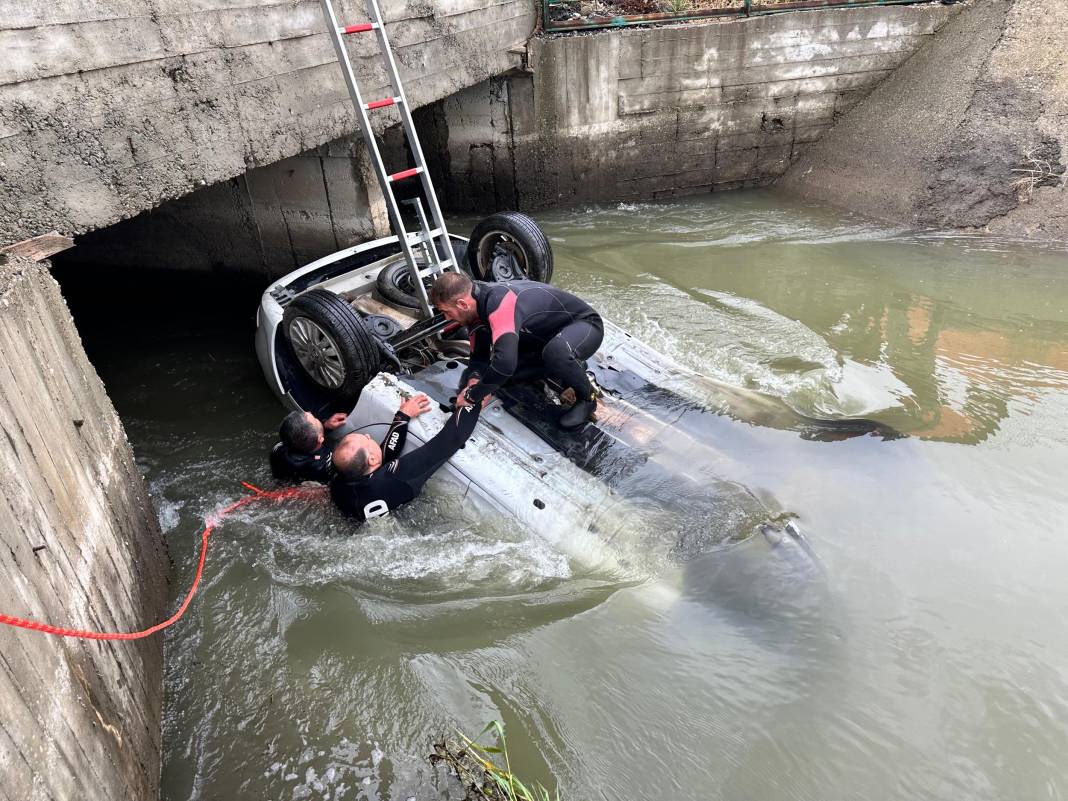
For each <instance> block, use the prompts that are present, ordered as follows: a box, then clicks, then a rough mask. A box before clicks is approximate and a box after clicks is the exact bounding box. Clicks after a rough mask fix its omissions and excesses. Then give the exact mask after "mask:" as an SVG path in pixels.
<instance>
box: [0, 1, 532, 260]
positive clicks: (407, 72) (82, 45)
mask: <svg viewBox="0 0 1068 801" xmlns="http://www.w3.org/2000/svg"><path fill="white" fill-rule="evenodd" d="M337 8H338V13H339V18H340V19H342V20H344V21H349V22H351V21H362V20H363V19H364V17H365V16H366V11H365V10H364V4H363V3H362V2H357V0H343V1H342V2H339V3H338V4H337ZM535 8H536V7H535V5H534V4H533V3H532V2H530V0H434V2H432V3H431V2H426V1H425V0H387V1H386V2H385V3H384V9H383V13H384V14H385V16H386V19H387V22H388V23H389V28H388V30H389V33H390V36H391V39H392V41H393V43H394V46H395V51H396V56H397V59H398V62H399V67H400V70H401V73H402V78H403V79H404V81H405V84H406V87H405V88H406V91H407V93H408V97H409V99H410V101H411V102H412V104H413V106H419V105H422V104H425V103H428V102H431V101H434V100H439V99H441V98H443V97H445V96H447V95H449V94H451V93H453V92H455V91H457V90H459V89H461V88H463V87H466V86H470V85H471V84H474V83H478V82H479V81H482V80H485V79H487V78H488V77H490V76H492V75H496V74H500V73H502V72H504V71H506V70H508V69H510V68H512V67H514V66H515V65H516V64H517V63H518V61H519V56H518V55H517V54H516V53H514V52H510V48H512V47H513V46H514V45H515V44H516V43H518V42H522V41H523V40H525V39H526V37H527V36H528V35H529V34H530V32H531V31H532V30H533V28H534V24H535V19H536V14H535ZM323 30H324V22H323V18H322V14H321V11H320V7H319V3H318V2H313V1H310V0H288V1H287V2H273V1H272V0H248V2H244V3H240V4H233V3H230V2H227V0H193V2H178V0H108V2H99V0H69V2H63V3H48V2H45V1H44V0H29V1H28V2H26V3H22V4H17V3H7V4H5V6H4V13H3V14H2V15H0V53H3V58H2V59H0V244H4V243H10V242H16V241H19V240H22V239H25V238H28V237H31V236H35V235H38V234H41V233H44V232H47V231H50V230H52V229H58V230H59V231H61V232H63V233H67V234H73V233H81V232H84V231H88V230H92V229H96V228H101V227H104V226H107V225H111V224H112V223H114V222H116V221H118V220H120V219H125V218H127V217H131V216H133V215H136V214H139V213H141V212H143V211H145V210H148V209H151V208H153V207H154V206H156V205H157V204H159V203H160V202H162V201H164V200H167V199H170V198H176V197H180V196H182V195H185V194H188V193H189V192H191V191H193V190H194V189H197V188H199V187H204V186H207V185H210V184H216V183H219V182H221V181H225V180H228V179H230V178H234V177H236V176H238V175H241V174H242V173H244V172H245V171H246V170H248V169H250V168H252V167H256V166H259V165H265V164H271V163H273V162H277V161H279V160H281V159H285V158H288V157H290V156H294V155H296V154H298V153H301V152H304V151H307V150H310V149H312V148H315V147H318V146H319V145H322V144H324V143H326V142H329V141H332V140H334V139H337V138H339V137H341V136H343V135H346V134H349V133H351V132H353V131H355V130H356V122H355V114H354V112H353V111H352V108H351V105H350V104H349V101H348V95H347V94H346V90H345V87H344V83H343V81H342V77H341V73H340V68H339V67H338V64H337V61H336V58H335V55H334V51H333V47H332V46H331V44H330V40H329V37H328V36H327V34H326V33H324V32H323ZM349 41H350V42H351V44H350V46H349V49H350V53H351V55H352V57H353V62H354V67H355V68H356V70H357V73H358V75H359V78H360V80H361V81H362V86H363V88H364V90H365V93H366V95H367V96H368V97H369V98H376V97H380V96H382V95H383V94H385V93H386V88H385V87H386V77H385V72H384V70H383V68H382V66H381V63H382V62H381V59H380V54H379V51H378V48H377V42H376V41H375V39H374V37H373V36H371V35H362V36H354V37H350V40H349ZM395 114H396V112H395V110H393V109H390V110H386V111H385V112H378V113H377V115H376V121H378V123H379V124H381V125H383V126H385V125H388V124H390V122H391V121H394V122H395V121H396V119H397V118H396V116H395Z"/></svg>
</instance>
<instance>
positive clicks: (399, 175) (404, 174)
mask: <svg viewBox="0 0 1068 801" xmlns="http://www.w3.org/2000/svg"><path fill="white" fill-rule="evenodd" d="M422 171H423V168H422V167H412V168H411V169H410V170H401V171H400V172H395V173H393V174H392V175H391V176H389V180H391V181H403V180H404V179H405V178H411V177H412V176H413V175H415V174H417V173H420V172H422Z"/></svg>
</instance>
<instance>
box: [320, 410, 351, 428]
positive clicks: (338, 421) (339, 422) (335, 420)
mask: <svg viewBox="0 0 1068 801" xmlns="http://www.w3.org/2000/svg"><path fill="white" fill-rule="evenodd" d="M348 421H349V416H348V415H347V414H345V413H344V412H338V413H337V414H332V415H330V417H329V418H327V419H326V420H324V421H323V428H325V429H326V430H327V431H333V430H334V429H335V428H341V426H343V425H345V423H347V422H348Z"/></svg>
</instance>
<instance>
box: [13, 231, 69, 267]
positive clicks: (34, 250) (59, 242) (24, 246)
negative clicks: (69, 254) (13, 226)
mask: <svg viewBox="0 0 1068 801" xmlns="http://www.w3.org/2000/svg"><path fill="white" fill-rule="evenodd" d="M72 247H74V240H73V239H71V238H70V237H69V236H63V235H62V234H61V233H59V231H53V232H52V233H50V234H41V235H40V236H35V237H34V238H33V239H24V240H23V241H22V242H16V243H15V244H14V245H8V246H7V247H5V248H0V255H3V256H22V257H24V258H27V259H33V260H34V261H41V260H42V259H47V258H48V257H49V256H54V255H56V254H57V253H60V252H61V251H64V250H67V249H68V248H72ZM4 261H6V259H4V260H0V264H2V263H3V262H4Z"/></svg>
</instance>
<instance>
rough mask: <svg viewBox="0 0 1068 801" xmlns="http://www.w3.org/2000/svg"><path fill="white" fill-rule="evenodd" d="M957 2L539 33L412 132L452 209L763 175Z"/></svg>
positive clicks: (707, 184)
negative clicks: (520, 60)
mask: <svg viewBox="0 0 1068 801" xmlns="http://www.w3.org/2000/svg"><path fill="white" fill-rule="evenodd" d="M955 11H956V7H954V6H943V5H941V4H937V3H935V4H927V5H919V6H892V7H872V8H857V9H824V10H816V11H806V12H796V13H788V14H779V15H770V16H763V17H754V18H751V19H732V20H729V21H717V22H707V23H701V24H688V25H676V26H670V27H661V28H653V29H644V30H638V29H630V30H606V31H599V32H596V33H592V34H585V35H553V36H545V37H537V38H534V39H532V40H531V41H530V43H529V46H528V61H527V70H528V71H527V72H526V73H525V74H521V75H513V76H510V77H508V78H507V79H503V80H500V79H494V80H491V81H489V82H487V83H484V84H482V85H480V86H477V87H472V88H469V89H465V90H462V91H460V92H458V93H457V94H455V95H453V96H452V97H449V98H446V99H445V100H444V101H442V102H441V103H440V104H436V105H435V106H434V107H431V108H429V109H423V110H421V112H420V117H419V119H420V122H421V125H422V127H423V129H424V131H425V135H424V139H425V141H424V147H426V148H427V149H429V150H433V151H434V153H435V159H434V161H435V164H434V173H433V174H434V175H435V178H436V181H437V183H439V184H440V186H441V187H442V194H443V195H444V197H445V198H446V202H447V205H448V206H449V207H450V208H453V209H479V210H486V209H487V208H489V207H491V206H492V207H497V208H502V207H510V208H516V207H519V208H533V207H539V206H551V205H556V204H560V203H573V202H586V201H616V200H629V199H640V198H657V197H669V196H672V195H677V194H693V193H699V192H708V191H712V190H719V189H732V188H737V187H742V186H755V185H763V184H767V183H770V182H771V181H773V180H774V179H775V178H777V177H778V176H780V175H782V174H783V173H784V172H785V171H786V169H787V167H788V166H789V165H790V163H791V162H792V161H793V160H796V159H797V158H798V157H799V155H800V154H801V153H802V152H803V151H804V149H805V148H806V147H807V146H808V145H809V144H810V143H812V142H814V141H817V140H818V139H819V138H820V137H822V136H823V135H824V134H825V133H826V132H827V131H828V130H829V129H830V128H831V126H832V125H833V124H834V123H835V121H836V120H838V119H839V118H840V117H841V116H842V115H843V114H845V113H847V112H848V111H849V110H850V109H851V108H852V107H853V106H854V105H856V103H857V102H859V101H860V100H861V99H862V98H864V97H865V96H866V95H867V94H868V93H870V92H871V91H872V89H874V88H875V86H877V85H878V84H879V83H880V82H881V81H882V80H883V79H885V78H886V77H887V76H888V75H890V74H891V72H892V71H894V70H895V69H897V68H898V67H899V66H901V64H902V63H904V62H905V61H906V60H908V59H909V57H910V56H912V54H913V53H915V52H916V51H917V50H918V49H919V48H920V47H921V46H922V45H923V44H924V43H925V42H926V41H927V40H928V39H929V38H930V36H931V34H932V33H934V32H935V31H937V30H938V29H939V28H940V27H941V26H942V25H943V24H945V22H946V21H947V19H949V18H951V17H952V16H953V14H954V13H955ZM427 143H433V145H434V146H433V147H430V146H429V145H428V144H427Z"/></svg>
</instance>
